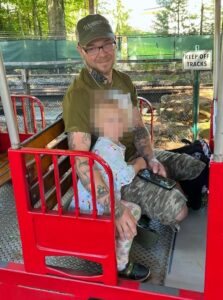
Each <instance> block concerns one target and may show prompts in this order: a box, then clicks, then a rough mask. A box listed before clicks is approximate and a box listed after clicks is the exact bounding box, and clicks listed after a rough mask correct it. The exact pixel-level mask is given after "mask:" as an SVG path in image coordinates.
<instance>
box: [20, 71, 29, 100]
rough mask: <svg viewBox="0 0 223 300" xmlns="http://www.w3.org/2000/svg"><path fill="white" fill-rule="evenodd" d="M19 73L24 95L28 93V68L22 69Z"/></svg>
mask: <svg viewBox="0 0 223 300" xmlns="http://www.w3.org/2000/svg"><path fill="white" fill-rule="evenodd" d="M21 75H22V85H23V90H24V92H25V94H26V95H30V84H29V70H27V69H22V70H21Z"/></svg>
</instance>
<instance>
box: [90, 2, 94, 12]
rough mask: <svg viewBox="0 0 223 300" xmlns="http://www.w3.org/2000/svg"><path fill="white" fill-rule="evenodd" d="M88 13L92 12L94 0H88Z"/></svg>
mask: <svg viewBox="0 0 223 300" xmlns="http://www.w3.org/2000/svg"><path fill="white" fill-rule="evenodd" d="M89 14H94V0H89Z"/></svg>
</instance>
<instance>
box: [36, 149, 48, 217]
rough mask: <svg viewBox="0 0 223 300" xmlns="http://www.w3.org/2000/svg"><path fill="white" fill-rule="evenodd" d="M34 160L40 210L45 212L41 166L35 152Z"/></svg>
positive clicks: (38, 156)
mask: <svg viewBox="0 0 223 300" xmlns="http://www.w3.org/2000/svg"><path fill="white" fill-rule="evenodd" d="M35 161H36V167H37V176H38V183H39V191H40V203H41V211H42V212H43V213H45V212H46V201H45V193H44V183H43V173H42V168H41V159H40V154H35Z"/></svg>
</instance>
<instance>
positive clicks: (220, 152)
mask: <svg viewBox="0 0 223 300" xmlns="http://www.w3.org/2000/svg"><path fill="white" fill-rule="evenodd" d="M220 61H221V63H220V70H219V80H218V82H219V83H220V84H219V86H218V101H217V104H218V107H217V116H216V132H215V142H214V161H216V162H223V120H222V116H223V85H222V82H223V47H222V48H221V60H220Z"/></svg>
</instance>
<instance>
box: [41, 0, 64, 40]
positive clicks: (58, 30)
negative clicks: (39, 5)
mask: <svg viewBox="0 0 223 300" xmlns="http://www.w3.org/2000/svg"><path fill="white" fill-rule="evenodd" d="M46 3H47V15H48V28H49V35H50V36H53V37H55V38H65V37H66V27H65V16H64V0H46Z"/></svg>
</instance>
